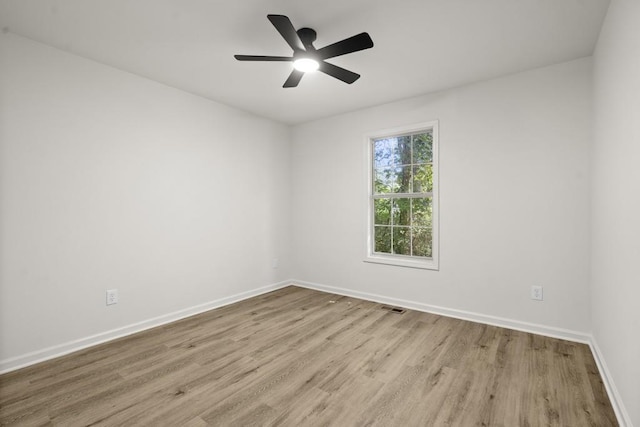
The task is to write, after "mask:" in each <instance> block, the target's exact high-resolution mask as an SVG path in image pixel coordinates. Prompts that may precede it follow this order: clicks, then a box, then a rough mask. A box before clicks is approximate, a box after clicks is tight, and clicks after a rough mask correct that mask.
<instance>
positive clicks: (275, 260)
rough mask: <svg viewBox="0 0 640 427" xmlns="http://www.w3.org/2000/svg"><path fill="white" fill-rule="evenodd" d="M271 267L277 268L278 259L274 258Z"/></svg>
mask: <svg viewBox="0 0 640 427" xmlns="http://www.w3.org/2000/svg"><path fill="white" fill-rule="evenodd" d="M271 267H273V268H278V258H274V259H273V261H271Z"/></svg>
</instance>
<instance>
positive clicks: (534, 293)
mask: <svg viewBox="0 0 640 427" xmlns="http://www.w3.org/2000/svg"><path fill="white" fill-rule="evenodd" d="M531 299H534V300H536V301H542V299H543V298H542V286H532V287H531Z"/></svg>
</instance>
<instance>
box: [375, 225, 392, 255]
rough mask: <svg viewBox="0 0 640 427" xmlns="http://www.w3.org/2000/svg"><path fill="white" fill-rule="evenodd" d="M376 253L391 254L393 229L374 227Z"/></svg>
mask: <svg viewBox="0 0 640 427" xmlns="http://www.w3.org/2000/svg"><path fill="white" fill-rule="evenodd" d="M373 233H374V244H373V251H374V252H384V253H387V254H390V253H391V227H378V226H376V227H374V230H373Z"/></svg>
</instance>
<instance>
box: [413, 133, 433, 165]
mask: <svg viewBox="0 0 640 427" xmlns="http://www.w3.org/2000/svg"><path fill="white" fill-rule="evenodd" d="M432 161H433V134H432V133H431V132H425V133H419V134H417V135H413V163H414V164H415V163H430V162H432Z"/></svg>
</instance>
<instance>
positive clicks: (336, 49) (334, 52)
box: [316, 33, 373, 59]
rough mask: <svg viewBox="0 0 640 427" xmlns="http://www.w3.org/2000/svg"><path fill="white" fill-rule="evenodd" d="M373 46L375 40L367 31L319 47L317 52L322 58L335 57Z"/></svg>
mask: <svg viewBox="0 0 640 427" xmlns="http://www.w3.org/2000/svg"><path fill="white" fill-rule="evenodd" d="M371 47H373V40H371V37H369V34H367V33H360V34H357V35H355V36H353V37H349V38H348V39H344V40H342V41H339V42H336V43H334V44H330V45H329V46H325V47H323V48H322V49H318V50H317V51H316V53H317V54H318V56H319V57H320V59H328V58H334V57H336V56H340V55H346V54H347V53H352V52H358V51H359V50H364V49H369V48H371Z"/></svg>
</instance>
